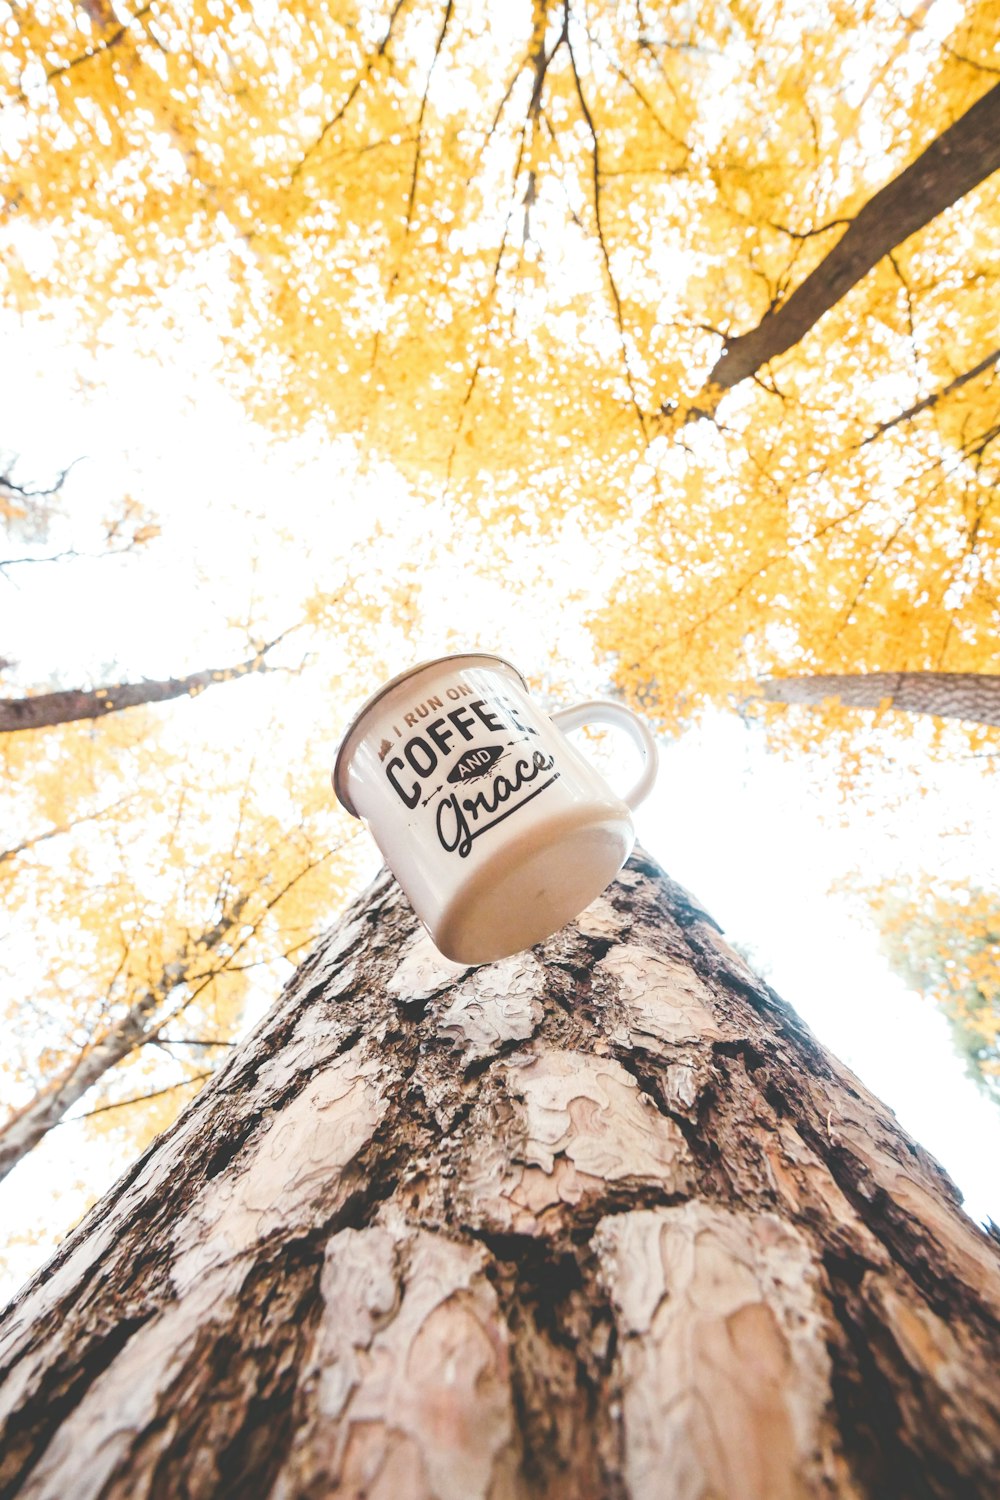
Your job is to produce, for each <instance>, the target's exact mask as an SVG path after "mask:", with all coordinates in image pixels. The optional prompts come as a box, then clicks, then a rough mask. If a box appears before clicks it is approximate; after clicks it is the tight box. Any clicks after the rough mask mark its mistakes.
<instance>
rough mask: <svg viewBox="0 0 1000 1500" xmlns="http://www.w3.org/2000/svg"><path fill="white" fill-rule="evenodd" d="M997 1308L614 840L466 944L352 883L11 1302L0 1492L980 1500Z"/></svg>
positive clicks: (714, 933) (810, 1046) (876, 1117)
mask: <svg viewBox="0 0 1000 1500" xmlns="http://www.w3.org/2000/svg"><path fill="white" fill-rule="evenodd" d="M928 1087H929V1088H930V1087H933V1080H932V1079H929V1080H928ZM998 1320H1000V1272H998V1253H997V1247H996V1246H995V1245H994V1244H992V1243H991V1241H990V1240H989V1239H988V1238H987V1237H986V1236H985V1235H983V1234H982V1233H981V1232H980V1231H979V1230H978V1229H977V1228H976V1226H975V1225H973V1223H972V1222H971V1221H970V1220H968V1219H967V1218H966V1217H965V1216H964V1214H963V1213H962V1211H961V1209H960V1207H959V1199H958V1194H957V1192H956V1190H955V1188H954V1187H953V1185H952V1184H951V1182H950V1181H949V1179H948V1178H947V1177H946V1176H945V1174H944V1173H943V1171H942V1170H941V1169H940V1168H939V1167H938V1166H937V1164H936V1163H935V1162H934V1161H933V1160H932V1159H931V1158H930V1157H928V1156H927V1155H926V1154H925V1153H924V1152H923V1151H922V1150H921V1149H920V1147H919V1146H917V1145H915V1144H914V1143H913V1142H912V1141H911V1140H909V1139H908V1138H907V1137H906V1135H905V1134H904V1133H903V1132H902V1130H901V1129H900V1128H899V1126H898V1125H897V1123H896V1121H895V1119H894V1117H893V1116H892V1114H891V1113H890V1112H889V1111H888V1110H886V1109H885V1108H884V1106H883V1105H881V1104H880V1103H879V1102H878V1101H877V1100H875V1099H873V1098H872V1097H871V1095H869V1094H868V1093H867V1091H866V1090H865V1089H864V1088H863V1086H862V1085H861V1084H860V1083H859V1082H858V1081H857V1079H856V1078H854V1077H853V1076H852V1075H851V1074H850V1073H849V1072H848V1071H847V1069H845V1068H844V1067H842V1066H841V1064H839V1063H838V1062H837V1061H836V1060H835V1059H834V1058H832V1057H831V1056H829V1054H827V1053H825V1052H824V1051H823V1050H822V1048H821V1047H819V1045H818V1044H817V1043H816V1041H815V1040H814V1039H813V1038H812V1037H811V1036H810V1034H809V1033H808V1031H807V1030H806V1029H805V1027H804V1026H803V1025H802V1023H801V1022H800V1021H799V1020H798V1019H797V1018H796V1016H795V1015H794V1014H793V1013H792V1012H791V1011H790V1010H789V1009H788V1008H787V1007H786V1006H785V1005H784V1004H783V1003H782V1001H780V1000H779V999H778V997H777V996H775V995H774V994H773V993H772V992H771V991H770V990H769V989H767V987H766V986H765V985H764V984H763V983H762V981H760V980H759V979H758V978H756V977H755V976H754V975H753V974H752V973H751V972H750V971H749V970H748V969H747V968H746V967H745V966H744V965H743V963H742V962H741V961H740V959H739V958H737V957H736V956H735V955H734V954H733V953H732V952H731V951H730V950H729V949H728V948H727V946H726V945H725V943H724V942H723V940H722V939H721V937H720V935H719V933H718V930H717V929H716V927H715V925H714V924H713V923H712V921H711V919H710V918H708V917H706V915H705V914H704V912H703V911H702V910H701V909H700V907H699V906H698V904H697V903H696V902H695V901H694V900H693V899H692V898H691V897H690V896H688V895H687V894H686V893H685V892H683V891H682V890H681V889H680V888H679V887H677V886H675V885H673V884H672V883H671V882H670V881H669V880H667V879H666V878H665V877H664V876H663V875H662V873H661V872H660V871H659V870H658V869H657V867H656V866H654V865H653V864H651V863H650V862H649V861H648V860H647V859H646V858H645V857H644V856H640V857H635V858H633V859H632V860H631V861H630V862H629V865H628V866H627V867H626V869H625V870H624V871H623V872H622V875H621V876H620V878H619V879H618V881H617V882H616V883H615V884H614V885H613V886H612V887H611V888H610V889H609V890H608V892H607V893H606V894H605V896H604V897H602V898H600V899H599V900H598V901H597V902H596V903H595V904H594V905H593V906H592V907H591V908H589V910H588V911H587V912H586V913H584V914H583V916H582V917H581V918H580V919H579V921H578V922H577V923H575V924H573V925H572V926H570V927H568V928H566V929H565V930H564V931H563V932H561V933H560V934H558V935H557V936H556V937H555V938H552V939H551V940H549V942H547V943H545V944H543V945H541V946H539V947H538V948H536V949H534V950H532V952H530V953H523V954H519V955H517V956H516V957H514V958H509V959H505V960H503V961H501V962H499V963H496V964H491V965H489V966H486V967H483V968H480V969H478V970H462V969H459V968H457V967H456V966H455V965H451V964H447V963H445V962H444V961H443V960H441V959H440V958H439V957H438V956H437V955H436V954H435V952H434V950H433V949H432V947H431V946H430V944H429V942H428V940H427V939H426V938H424V937H422V936H420V935H419V934H418V932H417V930H416V922H415V919H414V918H413V916H412V914H411V912H410V911H409V908H408V907H407V906H406V904H405V903H404V901H403V900H402V898H401V897H400V895H399V893H398V891H397V889H396V888H395V886H394V885H393V884H392V883H391V882H390V881H389V880H388V879H387V878H385V877H382V878H380V879H379V880H378V881H376V883H375V885H374V886H373V887H372V888H371V890H370V891H369V892H368V893H367V894H366V895H365V897H364V898H362V899H361V900H360V901H359V902H357V903H356V904H355V905H354V907H353V908H352V909H350V910H349V911H348V913H347V915H346V917H345V919H344V920H343V921H342V922H341V924H340V925H339V926H338V927H337V928H336V929H335V930H334V931H333V932H332V933H331V935H330V936H329V937H328V938H327V939H326V940H325V941H323V942H322V943H321V944H320V945H319V946H318V948H317V949H316V951H315V952H314V953H313V954H312V956H311V957H310V958H309V959H308V961H307V962H306V963H305V964H304V965H303V966H302V968H301V969H300V970H299V971H298V974H297V975H296V976H295V978H294V979H293V980H292V982H291V984H290V985H289V987H288V988H287V989H286V991H285V993H284V995H283V996H282V998H281V999H280V1000H279V1002H278V1004H277V1005H276V1007H275V1008H274V1010H273V1011H272V1013H271V1014H270V1016H269V1017H268V1018H267V1019H266V1020H265V1021H264V1022H263V1023H262V1024H261V1025H260V1026H259V1027H258V1028H257V1030H256V1032H254V1033H253V1035H252V1036H251V1037H250V1038H248V1040H247V1041H246V1043H245V1044H243V1045H242V1046H241V1047H240V1049H239V1050H238V1051H237V1052H236V1053H234V1054H233V1056H232V1057H231V1058H230V1059H229V1060H228V1062H227V1063H226V1064H225V1065H224V1067H223V1068H222V1069H221V1071H220V1072H219V1073H218V1074H216V1075H215V1077H214V1078H213V1079H212V1081H211V1082H210V1083H209V1084H208V1085H207V1086H206V1088H205V1090H204V1091H203V1093H202V1094H201V1095H200V1097H199V1098H198V1099H197V1100H196V1101H195V1102H194V1104H193V1105H192V1106H191V1107H190V1108H189V1109H188V1110H187V1111H186V1112H185V1113H184V1114H183V1115H182V1116H181V1118H180V1120H179V1121H178V1122H177V1124H176V1125H175V1126H174V1127H173V1128H172V1129H171V1130H170V1131H168V1132H167V1133H166V1134H165V1135H164V1136H163V1137H161V1138H160V1140H159V1141H158V1142H156V1143H154V1145H153V1147H152V1148H151V1149H150V1150H149V1151H148V1152H147V1153H146V1154H145V1156H144V1157H142V1158H141V1159H140V1161H139V1162H137V1163H136V1165H135V1166H134V1167H133V1168H132V1169H131V1170H130V1171H129V1172H128V1173H127V1175H126V1176H125V1177H124V1178H123V1179H122V1181H121V1182H120V1183H119V1184H118V1186H117V1187H116V1188H114V1189H113V1190H112V1192H111V1193H110V1194H109V1195H108V1196H107V1197H106V1198H105V1199H104V1200H103V1202H102V1203H100V1204H99V1205H98V1207H97V1208H96V1209H95V1210H94V1211H93V1212H92V1213H91V1215H90V1216H89V1217H88V1218H87V1219H86V1220H85V1221H84V1223H83V1224H82V1225H81V1226H80V1228H79V1229H78V1230H77V1231H76V1233H75V1234H74V1235H73V1236H72V1237H71V1238H70V1240H68V1241H67V1243H66V1245H65V1246H64V1247H63V1249H62V1250H61V1251H60V1252H59V1254H58V1255H57V1256H56V1258H55V1259H54V1261H53V1262H52V1263H51V1264H50V1266H49V1267H48V1268H47V1269H46V1270H45V1271H43V1272H42V1273H41V1274H40V1275H39V1276H38V1278H37V1279H36V1280H35V1282H34V1283H33V1284H32V1285H31V1286H30V1287H29V1288H28V1289H27V1290H26V1291H25V1293H23V1294H22V1296H21V1298H20V1299H19V1301H18V1302H17V1303H15V1304H14V1305H13V1307H12V1308H11V1309H10V1310H9V1311H8V1313H7V1315H6V1317H5V1319H4V1324H3V1332H2V1335H0V1369H2V1371H3V1376H4V1383H3V1387H2V1406H0V1421H2V1427H0V1451H2V1454H3V1457H2V1461H0V1492H2V1494H3V1495H5V1496H12V1495H18V1496H22V1497H32V1500H40V1497H52V1500H55V1497H59V1500H63V1497H65V1496H67V1495H72V1497H73V1500H97V1497H98V1496H100V1497H101V1500H119V1497H120V1500H126V1497H127V1500H136V1497H139V1496H149V1497H152V1496H158V1497H159V1496H162V1497H175V1496H179V1495H184V1496H188V1497H207V1496H213V1497H218V1496H234V1497H235V1496H240V1497H242V1500H247V1497H254V1496H270V1497H272V1500H290V1497H307V1496H309V1497H312V1496H315V1497H320V1496H330V1495H337V1496H339V1497H353V1500H361V1497H362V1496H365V1497H367V1500H398V1497H406V1500H422V1497H431V1496H434V1497H440V1500H478V1497H482V1500H486V1497H489V1500H514V1497H542V1496H544V1497H546V1500H549V1497H552V1500H581V1497H593V1500H616V1497H631V1500H647V1497H648V1500H664V1497H669V1500H696V1497H708V1496H712V1497H713V1500H758V1497H759V1500H786V1497H787V1500H791V1497H799V1496H827V1497H833V1496H852V1497H860V1496H865V1497H878V1500H886V1497H892V1496H899V1497H902V1496H906V1497H908V1500H913V1497H919V1496H936V1497H948V1500H954V1497H955V1496H958V1495H962V1496H972V1495H982V1496H986V1495H989V1496H991V1497H992V1496H993V1495H994V1494H995V1483H996V1475H997V1472H998V1469H997V1465H998V1462H1000V1388H998V1386H997V1382H996V1378H995V1376H996V1364H995V1361H996V1357H997V1353H998V1352H1000V1338H998V1329H1000V1321H998Z"/></svg>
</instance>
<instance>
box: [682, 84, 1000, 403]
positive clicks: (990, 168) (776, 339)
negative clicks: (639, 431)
mask: <svg viewBox="0 0 1000 1500" xmlns="http://www.w3.org/2000/svg"><path fill="white" fill-rule="evenodd" d="M998 169H1000V84H996V85H994V87H993V88H991V89H989V90H988V91H987V93H985V94H983V96H982V97H981V98H980V99H977V101H976V103H975V104H973V105H972V107H971V108H970V109H968V110H966V112H965V114H964V115H961V116H959V118H958V119H957V120H956V121H955V122H954V124H953V125H950V126H949V127H948V129H947V130H945V131H943V132H942V133H941V135H939V136H937V137H936V139H935V140H933V141H931V143H930V145H929V146H927V147H926V148H925V149H924V150H923V151H922V152H921V153H920V155H919V156H918V157H916V158H915V160H913V161H912V162H911V163H910V165H909V166H908V167H906V168H904V170H903V171H902V172H900V173H899V174H898V176H896V177H894V178H892V180H891V181H890V182H887V183H886V185H885V187H883V188H880V189H879V191H878V192H877V193H875V194H874V195H873V196H872V197H871V198H869V199H868V202H867V203H865V204H864V205H863V207H862V208H861V209H860V210H859V211H858V213H856V214H855V216H854V218H853V219H852V220H851V221H850V223H849V224H848V227H847V229H846V230H845V231H844V233H843V234H842V235H841V237H840V239H839V240H838V241H837V243H836V244H835V245H834V247H833V249H832V250H830V251H829V252H828V253H827V254H826V255H824V257H823V259H822V260H821V261H820V263H819V265H818V266H816V267H815V268H814V269H813V270H812V271H810V273H809V275H808V276H807V277H806V278H805V280H804V281H802V282H801V283H800V284H799V285H798V286H797V287H796V288H795V290H794V291H793V292H792V294H791V296H789V297H787V298H786V299H785V300H784V301H783V302H778V303H776V304H775V305H774V306H773V307H770V308H768V310H767V312H766V313H765V314H764V316H763V318H762V319H761V320H760V322H759V323H758V324H757V326H756V327H755V328H751V329H749V330H748V331H747V332H746V333H741V334H738V335H736V336H735V337H733V338H727V339H726V342H725V345H724V347H723V350H722V353H721V354H720V355H719V358H718V359H717V360H716V362H715V364H714V365H713V367H712V369H711V371H710V372H709V375H708V378H707V380H706V381H705V384H704V387H703V388H702V390H701V391H699V392H698V394H697V395H695V396H692V397H691V398H690V399H685V400H684V402H683V403H681V404H680V405H679V406H665V407H664V408H663V415H664V418H665V425H666V426H667V428H668V429H669V430H673V429H675V428H677V427H679V426H682V425H683V424H684V423H686V422H689V421H691V420H692V419H693V418H694V417H699V416H710V415H711V414H712V413H713V412H714V411H715V409H716V407H717V406H718V404H719V402H720V401H721V399H722V397H723V396H724V395H725V393H726V391H730V390H732V388H733V386H735V385H739V383H740V381H741V380H748V379H749V378H750V376H751V375H753V374H755V373H756V372H757V371H758V370H759V369H761V368H762V367H763V366H764V365H766V364H767V363H768V361H769V360H772V359H777V357H778V356H779V355H780V354H784V353H785V352H786V351H787V350H788V349H791V348H792V346H793V345H794V344H797V343H799V341H800V340H801V339H803V338H804V337H805V335H806V334H807V333H808V332H809V330H810V329H811V328H812V327H814V325H815V324H816V323H818V322H819V320H820V318H821V317H822V316H823V314H824V313H826V312H829V310H830V308H831V307H833V306H834V305H835V304H836V303H837V302H839V301H840V299H841V298H842V297H844V296H846V294H847V293H848V292H849V291H850V289H851V287H853V286H856V285H857V283H858V282H859V281H861V280H862V278H863V277H865V276H867V274H868V272H869V271H870V270H872V268H873V267H874V266H876V265H877V264H878V262H879V261H880V260H881V259H882V257H883V256H885V255H888V254H889V252H890V251H891V250H894V249H895V247H896V246H897V245H901V244H902V243H903V241H904V240H906V239H909V237H910V235H911V234H915V233H916V232H917V230H918V229H923V227H924V226H925V225H926V224H929V223H930V222H931V220H932V219H935V218H937V216H938V214H940V213H943V212H944V210H945V209H946V208H950V207H951V205H952V204H953V203H957V202H958V200H959V199H960V198H964V196H965V194H966V193H968V192H971V190H972V189H973V188H974V187H977V186H978V184H979V183H980V182H983V181H984V180H985V179H986V178H987V177H989V176H991V175H992V173H994V172H995V171H997V170H998Z"/></svg>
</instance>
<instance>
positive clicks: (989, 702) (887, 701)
mask: <svg viewBox="0 0 1000 1500" xmlns="http://www.w3.org/2000/svg"><path fill="white" fill-rule="evenodd" d="M761 688H762V690H763V694H764V697H765V698H766V699H767V701H768V702H769V703H805V704H809V705H811V706H814V707H816V706H818V705H820V704H823V703H825V702H827V700H829V699H834V700H836V701H838V702H840V703H843V704H846V705H847V706H848V707H851V708H895V709H900V710H902V711H903V712H906V713H912V714H933V715H935V716H936V717H937V718H943V719H964V720H966V721H967V722H969V723H973V724H992V725H997V726H1000V675H997V674H995V673H994V674H991V673H983V672H833V673H824V674H817V675H816V676H810V675H805V676H801V677H775V678H771V679H769V680H768V681H766V682H763V683H761Z"/></svg>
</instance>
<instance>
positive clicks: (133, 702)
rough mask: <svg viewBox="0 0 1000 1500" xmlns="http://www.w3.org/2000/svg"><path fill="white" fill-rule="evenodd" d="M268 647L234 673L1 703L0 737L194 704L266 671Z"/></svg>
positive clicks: (214, 671)
mask: <svg viewBox="0 0 1000 1500" xmlns="http://www.w3.org/2000/svg"><path fill="white" fill-rule="evenodd" d="M281 639H282V637H281V636H279V637H278V639H277V640H273V641H270V642H269V643H268V644H267V645H266V646H263V647H261V649H260V650H259V651H258V652H257V653H256V655H255V656H252V657H251V658H250V659H249V661H244V662H240V663H239V664H238V665H237V666H234V667H215V668H209V669H208V670H207V671H204V672H192V673H191V675H190V676H189V677H167V678H164V679H163V680H161V681H143V682H119V683H116V684H114V686H111V687H99V688H92V689H90V690H89V691H86V690H84V689H80V688H68V689H66V690H65V691H63V692H58V693H38V694H37V695H36V696H35V697H33V698H0V734H14V733H16V732H17V731H18V730H21V729H46V728H49V727H50V726H52V725H53V724H72V723H75V722H76V721H77V720H79V719H101V718H103V717H104V715H105V714H113V713H119V712H120V711H121V710H122V709H123V708H135V707H137V706H138V705H139V704H141V703H163V702H166V700H167V699H169V698H185V697H188V698H194V697H197V695H198V694H199V693H203V692H204V691H205V689H206V688H210V687H215V685H216V684H217V683H220V682H232V681H234V679H235V678H237V677H245V676H246V674H247V673H248V672H266V671H268V670H269V668H268V666H267V663H266V661H265V659H264V658H265V657H266V656H267V653H268V652H269V651H271V650H273V649H274V647H275V646H276V645H277V644H278V640H281Z"/></svg>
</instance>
